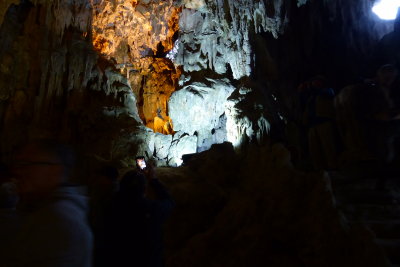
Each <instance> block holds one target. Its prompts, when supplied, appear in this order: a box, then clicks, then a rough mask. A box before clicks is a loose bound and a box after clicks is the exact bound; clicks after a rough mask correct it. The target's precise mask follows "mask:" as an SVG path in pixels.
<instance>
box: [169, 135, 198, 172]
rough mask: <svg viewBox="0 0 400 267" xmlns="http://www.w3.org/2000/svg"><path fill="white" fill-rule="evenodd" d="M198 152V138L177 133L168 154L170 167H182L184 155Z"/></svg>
mask: <svg viewBox="0 0 400 267" xmlns="http://www.w3.org/2000/svg"><path fill="white" fill-rule="evenodd" d="M196 152H197V136H194V135H192V136H190V135H188V134H184V133H182V132H178V133H175V134H174V136H173V139H172V143H171V147H170V149H169V154H168V165H169V166H174V167H176V166H180V165H181V164H182V155H185V154H193V153H196Z"/></svg>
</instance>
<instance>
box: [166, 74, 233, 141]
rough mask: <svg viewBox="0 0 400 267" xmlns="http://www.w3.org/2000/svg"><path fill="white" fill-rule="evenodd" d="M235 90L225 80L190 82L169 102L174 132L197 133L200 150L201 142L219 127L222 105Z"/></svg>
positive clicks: (208, 79)
mask: <svg viewBox="0 0 400 267" xmlns="http://www.w3.org/2000/svg"><path fill="white" fill-rule="evenodd" d="M234 90H235V88H234V87H233V86H232V85H231V84H230V82H229V80H228V79H220V80H215V79H210V78H205V79H204V81H203V82H194V83H193V82H191V81H190V80H189V81H188V82H187V85H183V87H182V89H180V90H179V91H176V92H175V93H173V94H172V96H171V98H170V101H169V106H168V107H169V114H170V117H171V118H172V121H173V123H174V130H175V131H183V132H185V133H188V134H190V135H193V134H194V133H197V134H198V139H199V140H198V147H202V146H203V145H202V142H203V140H204V139H207V138H210V137H211V135H212V133H211V132H212V129H214V128H218V125H219V121H220V116H221V115H222V114H223V113H224V112H225V102H226V100H227V98H228V97H229V95H230V94H231V93H232V92H233V91H234ZM221 142H223V140H221ZM209 146H211V144H209Z"/></svg>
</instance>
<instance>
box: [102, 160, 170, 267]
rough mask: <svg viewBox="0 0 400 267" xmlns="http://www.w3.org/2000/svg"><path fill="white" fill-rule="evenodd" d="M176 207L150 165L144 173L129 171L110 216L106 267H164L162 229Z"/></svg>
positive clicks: (107, 232) (123, 180) (114, 201)
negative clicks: (150, 195) (151, 194)
mask: <svg viewBox="0 0 400 267" xmlns="http://www.w3.org/2000/svg"><path fill="white" fill-rule="evenodd" d="M150 190H153V193H154V199H151V198H150V197H149V194H148V193H150ZM173 206H174V202H173V200H172V199H171V196H170V195H169V193H168V191H167V190H166V188H165V186H164V185H162V184H161V183H160V182H159V180H158V179H157V178H156V177H155V175H154V168H153V167H152V166H151V164H150V166H147V169H146V170H145V171H136V170H133V171H129V172H127V173H126V174H125V175H124V176H123V178H122V179H121V182H120V190H119V192H118V193H117V194H116V196H115V199H114V200H113V203H112V206H111V210H110V213H109V215H108V223H107V229H106V244H107V245H108V249H107V259H106V260H105V262H107V266H128V265H132V266H141V267H146V266H148V267H150V266H152V267H153V266H163V260H162V226H163V223H164V222H165V220H166V219H167V217H168V215H169V214H170V212H171V210H172V208H173Z"/></svg>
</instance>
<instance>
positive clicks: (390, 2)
mask: <svg viewBox="0 0 400 267" xmlns="http://www.w3.org/2000/svg"><path fill="white" fill-rule="evenodd" d="M399 7H400V0H380V1H378V2H375V4H374V6H373V7H372V12H374V13H375V14H376V15H377V16H378V17H379V18H380V19H383V20H395V19H396V17H397V9H398V8H399Z"/></svg>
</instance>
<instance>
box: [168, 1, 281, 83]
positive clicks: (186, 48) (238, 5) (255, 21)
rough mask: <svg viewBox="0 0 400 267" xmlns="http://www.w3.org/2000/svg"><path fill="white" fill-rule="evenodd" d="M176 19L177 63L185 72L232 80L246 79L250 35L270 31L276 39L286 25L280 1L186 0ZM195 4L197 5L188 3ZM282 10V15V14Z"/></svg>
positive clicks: (250, 63) (251, 55)
mask: <svg viewBox="0 0 400 267" xmlns="http://www.w3.org/2000/svg"><path fill="white" fill-rule="evenodd" d="M186 2H187V4H186V8H185V9H183V11H182V14H181V18H180V20H179V27H180V37H179V41H180V45H179V47H180V49H179V53H178V55H177V59H176V62H177V64H180V65H182V66H183V69H184V70H185V71H187V72H191V71H199V70H204V69H210V70H212V71H214V72H216V73H218V74H225V73H232V76H233V78H235V79H239V78H241V77H243V76H249V75H250V74H251V69H252V67H253V66H252V61H253V56H254V54H253V50H252V46H251V36H252V35H253V34H254V33H257V32H261V31H270V32H271V33H272V34H273V35H274V36H275V37H277V36H278V35H279V33H281V32H282V30H283V28H284V25H285V23H286V21H285V17H286V14H285V13H284V12H285V9H284V8H282V7H283V6H284V2H283V1H274V2H272V1H267V2H266V1H251V0H246V1H233V0H229V1H224V0H218V1H213V2H207V3H206V2H205V1H186ZM193 2H196V5H194V4H192V5H190V3H193ZM282 11H283V13H282Z"/></svg>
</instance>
